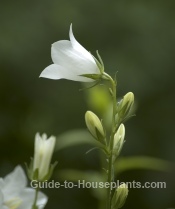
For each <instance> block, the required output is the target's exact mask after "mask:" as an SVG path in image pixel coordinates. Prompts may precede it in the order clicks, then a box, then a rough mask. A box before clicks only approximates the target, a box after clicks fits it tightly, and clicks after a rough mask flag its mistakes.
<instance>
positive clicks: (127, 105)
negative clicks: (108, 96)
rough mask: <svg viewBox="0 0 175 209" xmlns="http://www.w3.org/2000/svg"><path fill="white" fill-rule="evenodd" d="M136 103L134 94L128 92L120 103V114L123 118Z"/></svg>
mask: <svg viewBox="0 0 175 209" xmlns="http://www.w3.org/2000/svg"><path fill="white" fill-rule="evenodd" d="M133 104H134V94H133V93H132V92H128V93H127V94H126V95H125V96H124V97H123V99H122V100H121V101H120V103H119V107H118V114H119V116H120V117H122V118H126V116H127V115H128V114H129V112H130V110H131V108H132V106H133Z"/></svg>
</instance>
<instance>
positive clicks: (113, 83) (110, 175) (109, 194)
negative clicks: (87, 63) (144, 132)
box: [103, 73, 117, 209]
mask: <svg viewBox="0 0 175 209" xmlns="http://www.w3.org/2000/svg"><path fill="white" fill-rule="evenodd" d="M103 75H104V78H105V79H107V80H109V82H110V84H111V87H112V92H111V93H112V100H113V112H112V128H111V136H110V140H109V156H108V183H109V185H111V182H112V181H113V180H114V169H113V160H112V150H113V143H114V135H115V130H116V123H115V115H116V107H117V97H116V86H117V84H116V81H114V80H113V79H112V78H111V77H110V76H109V75H108V74H106V73H103ZM111 198H112V190H111V187H110V186H109V188H108V191H107V209H111Z"/></svg>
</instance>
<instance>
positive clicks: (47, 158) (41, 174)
mask: <svg viewBox="0 0 175 209" xmlns="http://www.w3.org/2000/svg"><path fill="white" fill-rule="evenodd" d="M55 141H56V138H55V137H54V136H51V137H50V138H48V139H47V135H46V134H43V135H42V136H40V135H39V133H37V134H36V136H35V147H34V159H33V160H32V162H31V165H30V168H29V169H28V174H29V178H30V179H35V180H38V181H45V180H48V179H49V178H50V176H51V174H52V172H53V169H54V167H55V165H56V164H53V165H51V164H50V163H51V158H52V155H53V151H54V147H55Z"/></svg>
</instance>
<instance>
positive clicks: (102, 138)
mask: <svg viewBox="0 0 175 209" xmlns="http://www.w3.org/2000/svg"><path fill="white" fill-rule="evenodd" d="M95 132H96V136H97V138H96V139H97V140H98V141H99V142H101V143H102V144H103V145H105V146H106V137H104V136H103V135H102V134H101V133H100V132H99V130H98V129H97V128H96V127H95Z"/></svg>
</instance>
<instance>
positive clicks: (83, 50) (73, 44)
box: [69, 24, 96, 65]
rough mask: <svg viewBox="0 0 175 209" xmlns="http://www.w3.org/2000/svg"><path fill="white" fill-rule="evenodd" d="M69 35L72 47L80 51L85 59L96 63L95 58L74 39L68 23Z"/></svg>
mask: <svg viewBox="0 0 175 209" xmlns="http://www.w3.org/2000/svg"><path fill="white" fill-rule="evenodd" d="M69 37H70V41H71V44H72V47H73V48H74V49H76V50H77V51H78V52H80V53H81V54H82V55H83V56H84V57H85V58H86V59H89V60H91V61H92V62H93V63H94V64H95V65H96V63H95V60H94V58H93V57H92V55H91V54H90V53H89V52H88V51H87V50H86V49H85V48H84V47H83V46H82V45H81V44H80V43H78V41H77V40H76V39H75V37H74V35H73V31H72V24H71V25H70V30H69Z"/></svg>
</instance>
